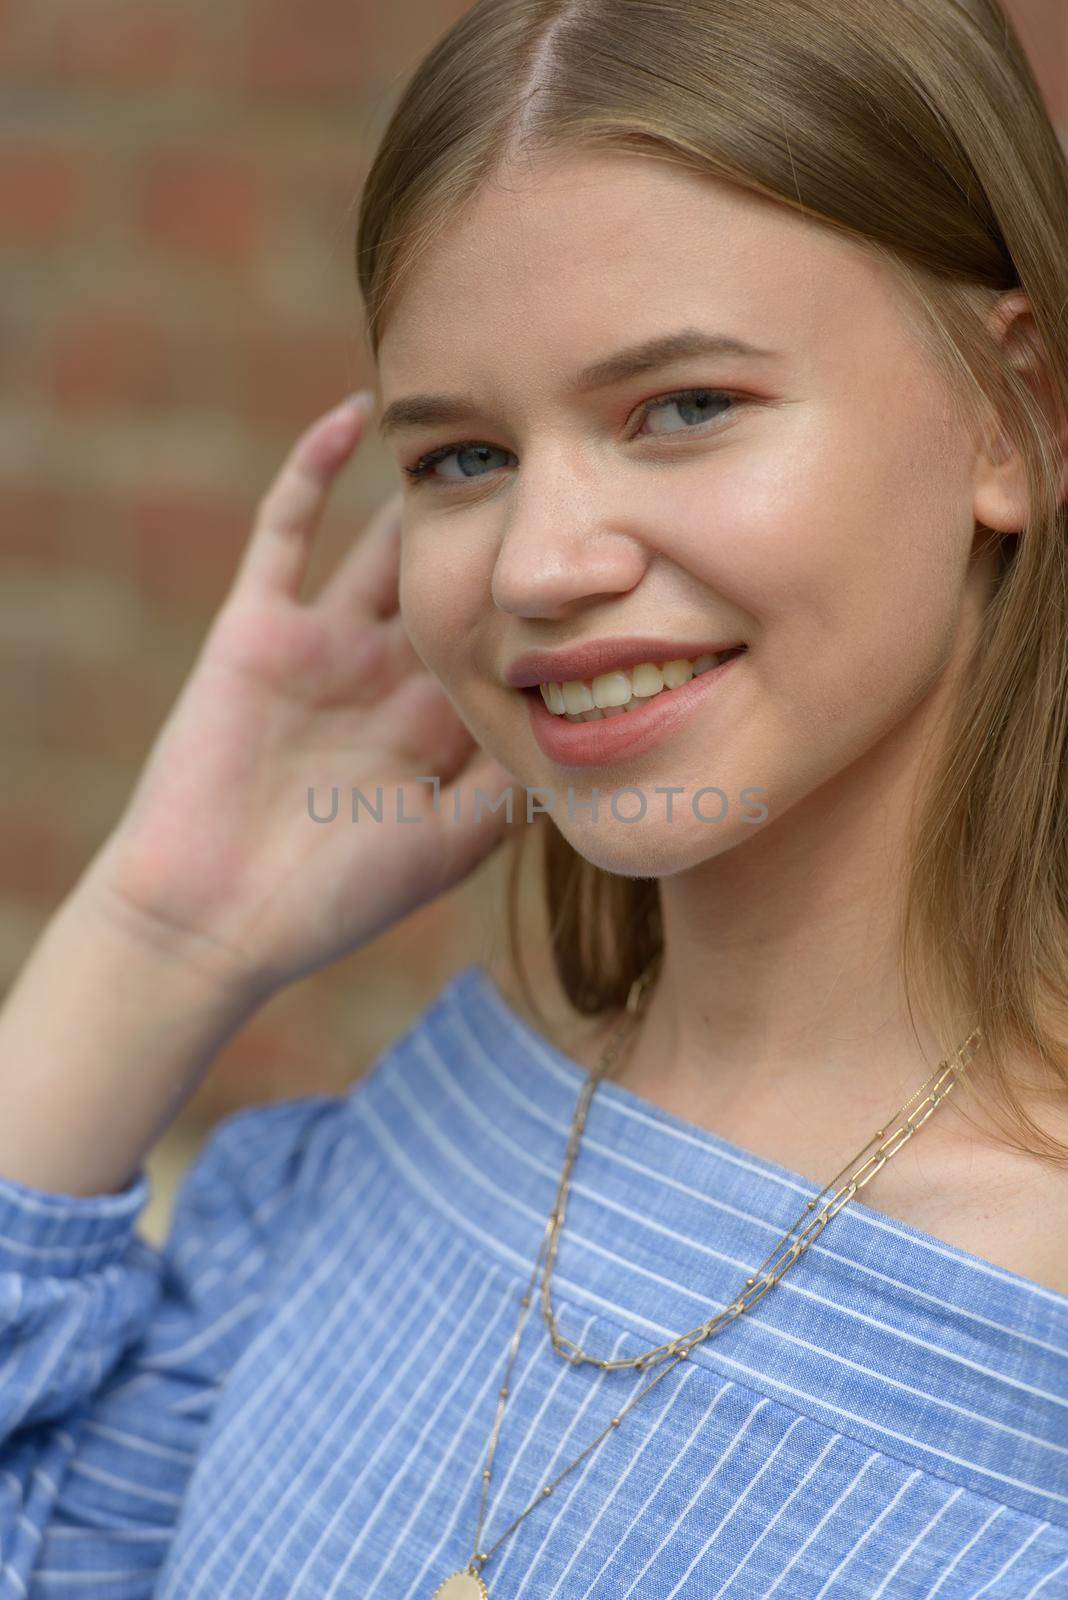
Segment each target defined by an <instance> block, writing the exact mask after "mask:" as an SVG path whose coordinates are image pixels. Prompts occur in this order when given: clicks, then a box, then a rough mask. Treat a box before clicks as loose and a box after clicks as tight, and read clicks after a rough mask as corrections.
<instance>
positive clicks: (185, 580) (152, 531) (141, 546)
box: [129, 485, 255, 615]
mask: <svg viewBox="0 0 1068 1600" xmlns="http://www.w3.org/2000/svg"><path fill="white" fill-rule="evenodd" d="M254 512H255V506H254V504H253V503H251V502H250V503H248V504H246V503H245V502H244V501H237V500H233V499H230V498H229V497H226V496H224V495H222V494H218V493H213V492H211V491H209V490H197V489H187V488H185V487H174V488H167V487H166V486H163V485H161V486H159V487H158V488H155V489H149V490H145V491H143V492H142V493H140V494H139V495H137V496H135V498H134V499H133V501H132V503H131V505H130V508H129V528H130V545H131V578H132V581H133V582H134V584H135V585H136V586H137V588H138V590H139V592H140V593H141V594H142V595H144V596H145V598H146V599H147V600H148V601H150V602H152V603H154V604H157V605H160V606H162V607H164V608H175V609H178V610H180V609H181V608H182V607H190V606H193V607H197V608H199V609H201V610H203V611H205V612H206V613H208V614H209V615H213V614H214V613H215V612H216V611H217V610H218V608H219V606H220V605H221V604H222V602H223V600H224V599H225V596H226V591H227V590H228V589H229V587H230V584H231V582H232V581H233V578H234V576H235V574H236V572H237V568H238V564H239V562H240V558H241V554H242V551H243V550H244V547H245V545H246V544H247V542H248V539H249V537H250V535H251V531H252V519H253V515H254Z"/></svg>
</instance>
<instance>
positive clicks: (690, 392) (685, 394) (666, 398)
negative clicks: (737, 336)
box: [403, 386, 744, 486]
mask: <svg viewBox="0 0 1068 1600" xmlns="http://www.w3.org/2000/svg"><path fill="white" fill-rule="evenodd" d="M695 395H706V396H708V395H711V396H713V397H714V398H715V399H717V400H730V401H732V402H734V405H733V406H732V409H735V408H736V407H737V406H739V405H741V404H743V403H744V402H743V401H742V400H741V398H740V396H738V395H736V394H733V393H732V392H731V391H730V390H728V389H710V388H708V387H707V386H702V387H700V388H697V389H676V390H675V392H674V393H673V394H663V395H657V397H656V399H655V400H648V401H646V403H645V405H644V406H643V407H642V411H641V416H640V417H639V419H638V420H639V422H644V421H645V418H646V417H647V416H648V415H649V413H650V412H651V411H655V410H657V409H658V408H659V407H661V406H669V405H673V404H674V402H675V401H676V400H692V399H693V398H694V396H695ZM729 415H730V411H726V412H722V413H721V416H729ZM708 420H709V421H712V422H719V421H720V417H715V418H709V419H708ZM701 426H703V424H702V425H699V426H698V427H695V428H683V429H681V430H680V432H681V433H684V434H685V433H697V432H699V429H700V427H701ZM485 443H486V441H485V440H484V439H462V440H461V441H460V442H459V443H458V444H443V445H439V446H438V447H437V449H435V450H428V451H427V453H426V455H424V456H420V457H419V460H418V461H416V462H414V463H413V464H412V466H410V467H404V468H403V471H404V473H405V474H406V476H407V477H408V478H409V479H410V480H411V482H412V483H413V484H415V485H417V486H418V485H420V484H422V483H423V482H424V481H425V480H428V479H429V474H430V472H431V470H432V469H433V468H434V467H435V466H437V464H438V462H439V461H444V460H445V459H446V458H447V457H448V456H451V455H455V454H457V453H458V452H459V451H461V450H470V449H471V448H472V446H475V445H481V444H485ZM491 448H493V447H491ZM478 476H481V474H479V475H478ZM486 476H488V474H486ZM429 481H431V482H432V481H433V480H432V479H430V480H429ZM469 481H470V482H472V483H474V482H475V481H476V479H475V478H472V479H470V480H469Z"/></svg>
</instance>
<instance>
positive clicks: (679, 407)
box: [642, 389, 734, 433]
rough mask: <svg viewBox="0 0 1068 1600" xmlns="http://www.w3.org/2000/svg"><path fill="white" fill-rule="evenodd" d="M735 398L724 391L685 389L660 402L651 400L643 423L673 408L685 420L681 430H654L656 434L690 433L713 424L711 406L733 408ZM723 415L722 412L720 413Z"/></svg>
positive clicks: (669, 395) (645, 411)
mask: <svg viewBox="0 0 1068 1600" xmlns="http://www.w3.org/2000/svg"><path fill="white" fill-rule="evenodd" d="M733 403H734V401H733V396H731V395H729V394H724V392H723V390H722V389H683V390H681V391H680V392H679V393H678V394H667V395H664V396H662V398H661V399H659V400H651V401H650V402H649V404H648V405H647V406H646V408H645V410H644V412H643V413H642V421H643V422H644V421H645V420H646V419H647V418H648V417H651V416H655V415H656V414H657V413H659V412H665V411H666V412H670V411H671V409H672V407H674V408H675V410H676V411H677V412H678V413H679V415H680V416H681V417H683V418H684V419H685V420H684V422H683V426H682V427H681V428H671V427H668V428H654V429H653V430H652V431H653V432H654V433H690V432H692V431H693V429H694V428H695V427H696V426H699V425H700V423H702V422H712V421H714V420H715V417H714V415H713V414H712V413H711V412H710V411H709V409H708V408H709V407H711V406H721V407H722V406H724V405H726V406H731V405H733ZM719 414H720V415H722V414H723V413H722V411H721V412H720V413H719Z"/></svg>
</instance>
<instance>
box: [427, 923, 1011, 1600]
mask: <svg viewBox="0 0 1068 1600" xmlns="http://www.w3.org/2000/svg"><path fill="white" fill-rule="evenodd" d="M661 955H662V952H660V953H658V955H656V956H654V958H653V960H652V961H651V962H650V963H649V965H648V966H647V967H646V969H645V971H644V972H643V973H642V974H641V976H640V977H638V978H635V980H634V982H633V983H632V984H631V987H630V992H629V993H628V995H627V1003H626V1007H625V1015H624V1018H623V1020H622V1022H621V1023H620V1025H619V1027H618V1028H616V1030H615V1031H614V1032H613V1034H612V1036H611V1038H610V1039H609V1042H608V1044H607V1046H606V1048H605V1051H604V1054H603V1055H602V1056H601V1059H600V1061H599V1062H598V1064H597V1066H596V1067H595V1068H594V1070H593V1071H592V1072H590V1073H588V1074H587V1077H586V1082H585V1083H584V1084H583V1086H582V1091H581V1093H580V1094H579V1098H578V1103H577V1105H576V1107H575V1114H574V1117H573V1119H572V1123H571V1133H570V1136H569V1138H568V1142H567V1152H566V1154H565V1156H564V1167H563V1171H562V1173H561V1175H560V1183H559V1186H558V1188H557V1193H556V1200H555V1202H554V1204H553V1208H552V1210H551V1211H550V1213H549V1217H548V1220H547V1222H546V1225H545V1232H544V1234H543V1236H542V1241H541V1248H540V1249H539V1251H538V1257H537V1260H536V1261H535V1263H534V1271H533V1273H532V1274H531V1278H530V1282H529V1283H528V1285H527V1289H526V1292H525V1294H524V1295H523V1298H522V1300H521V1301H520V1315H519V1322H518V1324H517V1326H516V1330H515V1333H514V1334H513V1335H512V1342H511V1345H510V1347H509V1352H508V1364H507V1367H506V1370H505V1374H504V1382H503V1384H502V1385H501V1387H500V1389H499V1390H498V1401H497V1416H496V1419H495V1421H494V1424H493V1431H492V1433H491V1435H490V1443H489V1454H488V1456H487V1458H486V1465H485V1467H484V1468H483V1469H482V1501H481V1505H480V1507H479V1513H478V1526H477V1528H476V1529H475V1553H474V1554H473V1555H472V1557H471V1560H470V1561H469V1562H468V1564H467V1566H466V1567H465V1568H463V1570H462V1571H460V1572H454V1573H452V1574H451V1575H450V1576H449V1577H447V1578H446V1579H444V1581H443V1582H442V1583H440V1584H439V1585H438V1587H437V1588H436V1589H435V1590H434V1596H433V1600H489V1590H488V1588H487V1587H486V1584H485V1581H484V1579H483V1578H482V1568H483V1567H484V1566H485V1565H486V1562H487V1561H488V1560H489V1559H490V1556H492V1555H493V1553H494V1551H495V1550H496V1549H497V1548H498V1546H499V1545H501V1544H502V1543H503V1542H504V1540H505V1539H507V1538H508V1536H509V1534H511V1533H512V1532H514V1530H515V1529H516V1528H517V1527H518V1526H519V1524H520V1523H521V1522H522V1521H523V1519H524V1518H525V1517H528V1516H529V1515H530V1513H531V1512H532V1511H533V1510H534V1507H535V1506H537V1505H540V1504H541V1502H542V1500H544V1499H546V1498H547V1497H548V1496H549V1495H550V1494H552V1492H553V1490H554V1489H555V1488H556V1486H557V1484H558V1483H559V1482H560V1481H561V1480H562V1479H563V1478H566V1477H567V1475H568V1473H569V1472H573V1471H574V1469H575V1468H576V1467H577V1466H578V1464H579V1462H580V1461H583V1460H585V1458H586V1456H588V1455H589V1453H590V1451H591V1450H594V1449H595V1448H596V1447H597V1445H599V1444H600V1443H601V1441H602V1440H603V1439H605V1438H607V1436H608V1434H609V1433H610V1432H611V1430H612V1429H613V1428H618V1427H619V1425H620V1423H621V1422H622V1421H623V1418H624V1417H625V1416H626V1414H627V1412H628V1411H630V1409H631V1407H632V1406H636V1405H637V1403H638V1401H639V1400H640V1399H641V1398H642V1396H643V1395H646V1394H648V1393H649V1390H650V1389H652V1388H653V1387H654V1386H655V1385H656V1384H658V1383H659V1382H660V1380H661V1378H666V1377H667V1375H668V1373H669V1372H670V1371H671V1370H672V1369H673V1368H674V1367H676V1366H677V1365H678V1363H679V1362H680V1361H684V1360H685V1359H686V1357H687V1356H688V1355H689V1353H690V1351H691V1350H692V1349H693V1347H694V1345H696V1344H701V1343H703V1342H704V1340H705V1339H708V1338H710V1337H711V1336H712V1335H713V1334H714V1333H718V1332H719V1330H720V1328H722V1327H724V1326H725V1325H726V1324H727V1323H728V1322H733V1321H734V1319H735V1317H739V1316H741V1314H742V1312H743V1311H748V1309H749V1307H750V1306H751V1305H753V1304H754V1303H755V1302H756V1301H757V1300H759V1299H760V1297H761V1295H764V1294H766V1293H767V1292H768V1290H769V1289H770V1288H771V1287H772V1286H773V1285H774V1284H776V1283H778V1281H779V1279H780V1278H781V1277H782V1275H783V1273H784V1272H786V1271H787V1270H788V1269H789V1268H790V1267H791V1266H792V1265H793V1263H794V1262H795V1261H796V1260H797V1258H798V1256H800V1255H803V1254H804V1252H805V1251H806V1250H807V1249H808V1247H809V1245H810V1244H811V1243H812V1240H813V1239H814V1238H815V1237H816V1236H817V1235H818V1234H819V1233H820V1232H821V1231H822V1230H823V1228H824V1227H825V1226H826V1225H827V1223H828V1222H829V1221H830V1219H831V1217H833V1216H836V1215H837V1214H838V1212H839V1211H840V1210H841V1209H842V1207H843V1206H844V1205H845V1204H846V1203H847V1202H848V1201H849V1200H851V1199H852V1198H853V1196H854V1195H855V1194H856V1192H857V1190H858V1189H862V1188H863V1187H864V1185H865V1184H866V1183H870V1182H871V1180H872V1178H874V1176H875V1174H876V1173H877V1172H878V1171H879V1170H880V1168H881V1167H882V1166H883V1165H884V1164H885V1163H886V1162H887V1161H889V1160H890V1158H891V1157H892V1156H894V1155H896V1154H897V1152H898V1150H900V1148H901V1146H902V1145H903V1144H905V1143H906V1142H907V1141H908V1140H909V1139H911V1138H912V1135H913V1134H914V1133H915V1132H916V1130H917V1129H918V1128H920V1127H921V1126H922V1125H923V1123H925V1122H926V1121H927V1118H928V1117H929V1116H930V1115H931V1113H932V1112H933V1111H934V1110H935V1108H936V1107H937V1106H939V1105H940V1104H941V1102H942V1101H943V1100H944V1099H945V1098H946V1096H947V1095H948V1094H949V1092H950V1091H951V1089H952V1088H953V1087H954V1085H955V1084H956V1082H957V1080H958V1078H959V1077H960V1076H961V1074H962V1073H963V1072H964V1070H965V1068H966V1067H967V1065H968V1063H969V1061H970V1060H971V1059H972V1057H973V1056H974V1055H975V1051H976V1050H977V1049H978V1047H979V1043H980V1041H981V1037H982V1035H981V1033H980V1030H979V1029H978V1028H973V1029H972V1031H971V1033H970V1034H969V1035H968V1037H967V1038H966V1039H965V1040H964V1043H963V1044H961V1045H959V1046H958V1048H957V1049H956V1050H955V1051H954V1053H953V1055H952V1056H947V1057H946V1059H945V1060H944V1061H941V1062H939V1064H938V1066H937V1067H936V1068H935V1070H934V1072H932V1073H931V1076H930V1077H929V1078H926V1079H925V1080H924V1082H923V1083H922V1084H921V1085H920V1087H919V1088H918V1089H917V1090H916V1092H915V1094H913V1095H911V1096H910V1098H909V1099H908V1100H906V1101H905V1104H904V1105H903V1106H901V1107H900V1108H899V1110H898V1111H897V1112H896V1114H895V1115H896V1117H898V1118H899V1117H901V1116H902V1115H903V1113H904V1112H906V1111H907V1110H908V1108H909V1106H910V1105H911V1104H912V1102H913V1100H915V1099H917V1097H918V1096H919V1095H921V1094H922V1093H923V1091H924V1089H926V1088H927V1085H928V1084H929V1083H930V1082H931V1080H932V1079H933V1078H937V1079H938V1081H937V1083H936V1084H935V1086H934V1088H933V1089H932V1090H931V1091H930V1093H929V1094H928V1095H927V1096H926V1098H925V1099H924V1100H923V1101H921V1103H920V1105H919V1106H918V1107H917V1108H916V1110H915V1111H914V1112H913V1113H912V1114H911V1116H909V1117H908V1118H907V1120H906V1121H905V1122H904V1123H903V1124H899V1125H898V1126H896V1127H895V1128H894V1131H893V1132H892V1133H891V1134H889V1135H886V1129H885V1128H878V1129H876V1131H875V1133H874V1134H873V1135H872V1137H871V1138H870V1139H869V1140H868V1143H867V1144H866V1145H864V1146H863V1148H862V1149H861V1150H859V1151H858V1152H857V1154H856V1155H855V1156H854V1157H853V1161H857V1160H859V1158H860V1157H861V1156H863V1155H864V1152H865V1151H866V1150H867V1149H868V1148H869V1147H870V1146H871V1145H872V1144H873V1143H874V1141H875V1140H876V1139H882V1141H883V1142H882V1143H881V1144H880V1146H879V1148H878V1150H876V1151H875V1153H874V1154H873V1155H871V1156H869V1157H868V1158H867V1160H866V1161H864V1162H862V1163H861V1165H860V1166H859V1167H858V1168H857V1169H856V1170H855V1171H854V1172H852V1173H851V1174H850V1176H849V1178H848V1179H847V1180H846V1182H845V1183H844V1184H843V1185H842V1186H841V1188H838V1189H836V1190H835V1192H834V1194H833V1195H832V1196H831V1198H830V1200H829V1201H828V1202H827V1204H826V1205H825V1206H824V1207H823V1208H822V1210H821V1211H819V1212H818V1214H817V1215H816V1216H815V1217H813V1218H812V1219H811V1221H810V1222H809V1225H808V1227H807V1229H806V1230H805V1231H804V1232H803V1233H801V1234H798V1236H797V1238H796V1239H794V1234H795V1232H796V1230H797V1228H798V1226H799V1225H800V1224H801V1223H802V1222H803V1221H804V1220H805V1218H806V1216H807V1215H808V1213H809V1212H811V1211H814V1210H815V1209H816V1206H817V1205H818V1204H819V1202H820V1200H821V1199H822V1198H823V1196H824V1195H825V1194H826V1193H827V1190H828V1189H829V1188H830V1187H831V1184H833V1183H837V1181H838V1179H839V1178H840V1177H841V1176H842V1174H843V1173H844V1172H845V1171H846V1169H847V1167H849V1166H851V1165H852V1163H851V1162H847V1163H846V1166H845V1167H843V1168H842V1170H841V1172H839V1173H837V1174H836V1175H835V1177H834V1178H832V1179H831V1183H827V1184H825V1185H824V1187H823V1188H822V1189H821V1190H820V1192H819V1194H818V1195H817V1196H816V1198H815V1200H810V1201H809V1202H808V1204H807V1205H806V1206H805V1208H804V1210H803V1211H802V1212H801V1215H800V1216H799V1217H798V1218H797V1221H796V1222H794V1224H793V1225H792V1227H791V1228H790V1229H789V1231H788V1232H787V1233H785V1234H784V1235H783V1237H782V1238H781V1239H780V1240H779V1242H778V1244H776V1245H774V1246H773V1247H772V1249H771V1251H770V1252H769V1253H768V1255H766V1256H765V1257H764V1260H763V1261H762V1262H761V1264H760V1266H759V1267H758V1268H757V1269H756V1271H755V1272H754V1273H752V1274H751V1275H750V1276H749V1277H748V1278H746V1280H745V1287H744V1289H743V1290H742V1292H741V1293H740V1294H739V1295H738V1296H737V1298H736V1299H734V1300H732V1301H731V1303H730V1305H728V1306H725V1307H724V1308H723V1310H722V1311H718V1312H716V1314H715V1315H714V1316H712V1317H710V1318H709V1320H708V1321H707V1322H703V1323H701V1324H700V1326H699V1327H697V1328H693V1329H691V1330H690V1332H689V1333H682V1334H679V1335H677V1336H676V1338H674V1339H672V1340H671V1341H670V1342H669V1343H668V1344H662V1345H656V1346H654V1348H653V1349H651V1350H645V1351H643V1352H642V1354H641V1355H639V1356H632V1357H630V1358H629V1359H628V1360H625V1361H606V1360H604V1359H602V1358H601V1357H599V1356H591V1355H588V1354H587V1353H586V1351H585V1350H582V1349H580V1347H579V1346H578V1345H577V1344H575V1343H573V1341H572V1340H570V1339H567V1338H565V1337H564V1335H563V1334H562V1333H561V1332H560V1330H559V1328H558V1326H557V1322H556V1316H555V1314H554V1312H553V1308H552V1298H551V1295H550V1292H549V1291H550V1284H551V1282H552V1274H553V1266H554V1264H555V1261H556V1252H557V1249H558V1247H559V1242H560V1233H561V1230H562V1228H563V1226H564V1215H565V1212H566V1209H567V1197H568V1194H569V1192H570V1188H571V1169H572V1167H573V1166H574V1164H575V1159H576V1157H577V1155H578V1150H579V1145H580V1143H581V1140H582V1133H583V1129H584V1128H585V1126H586V1115H587V1112H588V1110H589V1106H590V1101H591V1100H592V1099H593V1096H594V1094H595V1093H596V1091H597V1087H598V1085H599V1084H600V1082H601V1080H602V1078H603V1077H604V1076H605V1074H606V1073H607V1071H608V1069H609V1067H610V1066H611V1065H612V1063H613V1061H614V1060H615V1058H616V1055H617V1054H618V1052H619V1050H620V1048H621V1046H622V1044H623V1042H624V1040H625V1039H626V1038H627V1037H628V1035H629V1034H630V1033H631V1031H632V1029H633V1028H634V1027H635V1026H636V1025H637V1022H638V1019H639V1018H640V1017H641V1015H642V1014H643V1012H644V1009H645V1006H646V1004H647V997H648V990H649V988H650V985H651V982H652V979H653V976H654V973H655V971H656V969H657V967H658V965H659V961H660V956H661ZM969 1047H971V1049H970V1051H969V1054H968V1055H967V1056H966V1055H965V1051H968V1050H969ZM884 1136H885V1137H884ZM790 1240H793V1243H792V1244H791V1243H790ZM784 1246H787V1248H786V1249H785V1250H784V1251H783V1255H782V1259H781V1260H778V1259H776V1257H777V1253H778V1252H779V1251H780V1250H783V1247H784ZM546 1250H548V1259H547V1261H546V1268H545V1276H544V1278H543V1280H542V1293H541V1301H542V1314H543V1317H544V1320H545V1324H546V1326H547V1327H548V1329H549V1335H550V1337H551V1339H552V1342H553V1348H554V1350H555V1351H556V1352H557V1354H558V1355H561V1356H563V1357H564V1359H565V1360H566V1361H570V1362H571V1363H572V1364H573V1365H574V1366H582V1365H584V1364H587V1363H588V1364H589V1365H592V1366H595V1367H600V1368H601V1370H602V1371H604V1372H615V1371H618V1370H619V1369H620V1368H622V1367H636V1368H638V1369H639V1370H640V1369H641V1368H643V1367H647V1366H648V1367H651V1366H656V1365H657V1364H658V1363H660V1362H663V1361H666V1360H667V1359H668V1357H669V1356H674V1360H673V1361H670V1362H669V1364H668V1365H667V1366H666V1367H665V1368H664V1370H663V1372H660V1373H658V1375H657V1376H656V1377H655V1378H653V1379H652V1381H651V1382H650V1383H647V1384H646V1385H645V1387H644V1388H642V1389H639V1391H638V1393H637V1394H636V1395H635V1396H634V1398H633V1399H632V1400H631V1401H630V1402H629V1403H628V1404H627V1405H625V1406H624V1407H623V1410H622V1411H621V1412H620V1413H619V1415H618V1416H617V1417H612V1419H611V1420H610V1422H609V1423H608V1426H607V1427H606V1428H603V1429H602V1430H601V1432H600V1433H599V1434H598V1435H597V1436H596V1438H594V1439H591V1441H590V1443H589V1444H588V1445H587V1446H586V1448H585V1450H583V1451H582V1453H581V1454H580V1455H577V1456H576V1457H575V1459H574V1461H572V1462H571V1463H570V1464H569V1465H568V1466H566V1467H565V1468H564V1470H563V1472H561V1473H559V1474H558V1475H557V1476H556V1477H555V1478H554V1479H553V1480H552V1482H551V1483H547V1484H546V1485H545V1486H544V1488H542V1490H541V1491H540V1493H539V1494H538V1495H537V1496H536V1497H535V1498H534V1499H533V1500H532V1501H531V1502H530V1505H529V1506H527V1508H526V1510H525V1511H521V1512H520V1514H519V1516H517V1517H516V1518H515V1520H514V1521H513V1522H511V1523H509V1525H508V1527H507V1528H505V1530H504V1532H503V1533H502V1534H501V1536H500V1538H499V1539H498V1540H497V1542H496V1544H493V1545H491V1546H490V1548H489V1549H488V1550H485V1551H483V1550H480V1549H479V1544H480V1542H481V1539H482V1526H483V1522H484V1520H485V1513H486V1495H487V1493H488V1491H489V1480H490V1474H491V1472H492V1469H493V1457H494V1455H495V1454H496V1450H497V1440H498V1436H499V1434H500V1428H501V1419H502V1417H503V1415H504V1407H505V1402H506V1401H507V1399H508V1393H509V1383H510V1380H511V1376H512V1367H513V1365H514V1364H515V1358H516V1353H517V1351H518V1349H519V1342H520V1339H521V1337H522V1333H523V1327H524V1325H525V1323H526V1319H527V1311H528V1310H529V1308H530V1304H531V1299H532V1296H533V1292H534V1285H535V1283H536V1281H537V1277H538V1273H539V1271H540V1269H541V1262H542V1257H543V1256H544V1255H545V1254H546ZM769 1263H771V1265H770V1266H769Z"/></svg>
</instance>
